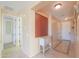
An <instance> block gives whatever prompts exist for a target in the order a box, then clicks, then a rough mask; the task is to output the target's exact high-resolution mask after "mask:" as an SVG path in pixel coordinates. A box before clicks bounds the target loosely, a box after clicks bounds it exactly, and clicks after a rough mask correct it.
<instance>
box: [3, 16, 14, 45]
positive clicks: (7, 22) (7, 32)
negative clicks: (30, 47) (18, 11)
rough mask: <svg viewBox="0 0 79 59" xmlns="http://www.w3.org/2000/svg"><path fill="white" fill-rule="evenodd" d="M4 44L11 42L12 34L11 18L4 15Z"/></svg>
mask: <svg viewBox="0 0 79 59" xmlns="http://www.w3.org/2000/svg"><path fill="white" fill-rule="evenodd" d="M3 30H4V35H3V36H4V40H3V41H4V43H3V44H4V45H6V44H9V43H12V36H13V35H12V34H13V20H12V19H11V18H6V17H4V29H3Z"/></svg>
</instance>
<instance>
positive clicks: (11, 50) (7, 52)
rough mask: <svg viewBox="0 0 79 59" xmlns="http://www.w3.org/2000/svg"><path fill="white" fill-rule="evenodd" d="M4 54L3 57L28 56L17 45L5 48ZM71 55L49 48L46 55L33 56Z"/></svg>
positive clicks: (37, 56)
mask: <svg viewBox="0 0 79 59" xmlns="http://www.w3.org/2000/svg"><path fill="white" fill-rule="evenodd" d="M2 55H3V56H2V58H28V56H27V55H25V54H24V53H23V52H22V51H21V50H20V49H17V48H15V47H12V48H8V49H6V50H4V52H3V54H2ZM70 57H71V56H68V55H66V54H63V53H60V52H57V51H55V50H53V49H49V50H48V51H47V52H46V53H45V56H43V54H42V53H39V54H37V55H36V56H33V58H70Z"/></svg>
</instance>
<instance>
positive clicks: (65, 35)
mask: <svg viewBox="0 0 79 59" xmlns="http://www.w3.org/2000/svg"><path fill="white" fill-rule="evenodd" d="M61 28H62V29H61V37H62V39H63V40H71V23H70V21H66V22H62V27H61Z"/></svg>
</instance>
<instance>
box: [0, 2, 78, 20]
mask: <svg viewBox="0 0 79 59" xmlns="http://www.w3.org/2000/svg"><path fill="white" fill-rule="evenodd" d="M32 2H35V1H0V5H3V6H5V7H6V8H7V9H11V10H14V11H17V12H18V11H21V10H23V9H25V8H26V7H28V6H29V4H31V3H32ZM57 3H61V4H62V7H61V8H60V9H58V10H56V9H55V8H54V5H55V4H57ZM75 4H76V2H75V1H41V2H39V3H38V4H37V5H35V6H34V7H33V9H34V10H35V11H36V12H39V13H41V14H42V15H44V16H46V17H48V16H49V14H52V16H53V17H56V18H58V19H60V20H63V19H64V18H66V17H71V16H73V14H74V8H73V7H74V5H75ZM77 5H79V2H77Z"/></svg>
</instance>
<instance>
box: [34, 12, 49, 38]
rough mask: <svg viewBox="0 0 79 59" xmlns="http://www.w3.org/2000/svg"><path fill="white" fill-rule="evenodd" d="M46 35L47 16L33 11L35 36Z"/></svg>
mask: <svg viewBox="0 0 79 59" xmlns="http://www.w3.org/2000/svg"><path fill="white" fill-rule="evenodd" d="M47 35H48V18H46V17H44V16H42V15H40V14H37V13H35V36H36V37H42V36H47Z"/></svg>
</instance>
